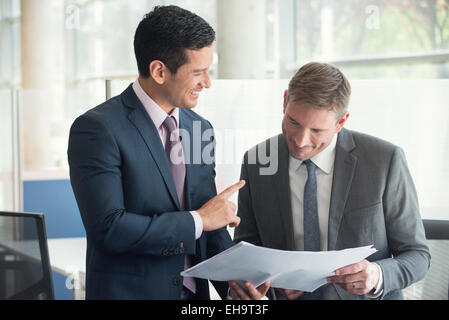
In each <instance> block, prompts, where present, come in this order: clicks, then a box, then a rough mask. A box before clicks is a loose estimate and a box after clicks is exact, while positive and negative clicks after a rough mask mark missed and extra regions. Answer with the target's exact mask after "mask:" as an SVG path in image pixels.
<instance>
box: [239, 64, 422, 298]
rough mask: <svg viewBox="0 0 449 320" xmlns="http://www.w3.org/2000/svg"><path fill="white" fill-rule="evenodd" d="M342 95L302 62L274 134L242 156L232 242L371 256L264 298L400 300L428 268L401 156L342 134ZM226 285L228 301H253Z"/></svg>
mask: <svg viewBox="0 0 449 320" xmlns="http://www.w3.org/2000/svg"><path fill="white" fill-rule="evenodd" d="M350 93H351V87H350V84H349V82H348V81H347V79H346V77H345V76H344V75H343V74H342V73H341V72H340V70H338V69H337V68H336V67H334V66H332V65H328V64H322V63H314V62H312V63H309V64H307V65H305V66H303V67H302V68H301V69H300V70H299V71H298V72H297V73H296V74H295V76H294V77H293V78H292V80H291V81H290V83H289V87H288V90H287V91H286V92H285V95H284V106H283V112H284V118H283V121H282V132H283V133H282V134H280V135H278V136H275V137H272V138H271V139H268V140H267V141H265V142H262V143H261V144H259V145H257V146H255V147H254V148H252V149H251V150H249V151H248V152H247V153H246V154H245V156H244V160H243V164H242V171H241V179H243V180H246V186H245V187H244V188H243V189H241V190H240V192H239V201H238V213H237V214H238V216H239V217H240V218H241V223H240V226H239V227H238V228H237V229H236V230H235V238H234V242H239V241H242V240H244V241H247V242H250V243H253V244H255V245H259V246H264V247H269V248H275V249H282V250H307V251H320V250H321V251H325V250H341V249H345V248H352V247H359V246H366V245H371V244H373V245H374V247H375V248H376V249H377V250H378V251H377V252H376V253H375V254H373V255H371V256H369V257H368V258H367V259H366V260H363V261H360V262H359V263H356V264H353V265H350V266H347V267H344V268H341V269H338V270H336V272H335V276H332V277H329V278H328V284H327V285H324V286H322V287H321V288H319V289H317V290H316V291H314V292H312V293H304V292H302V291H294V290H285V289H276V290H272V293H273V294H275V295H276V296H277V298H284V299H374V298H377V299H403V295H402V292H401V289H403V288H405V287H407V286H409V285H410V284H412V283H414V282H416V281H418V280H420V279H421V278H423V277H424V275H425V274H426V272H427V269H428V267H429V263H430V254H429V249H428V247H427V245H426V240H425V234H424V228H423V224H422V221H421V217H420V213H419V205H418V199H417V195H416V191H415V187H414V184H413V181H412V178H411V176H410V172H409V170H408V168H407V163H406V160H405V156H404V153H403V151H402V150H401V148H399V147H397V146H395V145H393V144H391V143H389V142H386V141H383V140H381V139H378V138H375V137H372V136H369V135H366V134H362V133H359V132H355V131H351V130H347V129H344V128H343V126H344V124H345V122H346V120H347V119H348V117H349V113H348V108H347V107H348V103H349V96H350ZM266 159H270V161H268V162H267V161H266ZM270 167H271V168H275V169H277V170H269V169H270ZM270 171H272V172H270ZM230 285H231V286H230V291H231V295H232V297H233V299H248V298H258V297H259V296H260V295H257V294H255V293H254V292H256V293H257V288H254V287H253V286H252V285H249V287H248V288H249V290H248V291H244V290H242V289H241V288H240V287H239V286H238V285H236V283H234V282H231V284H230Z"/></svg>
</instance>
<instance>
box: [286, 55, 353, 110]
mask: <svg viewBox="0 0 449 320" xmlns="http://www.w3.org/2000/svg"><path fill="white" fill-rule="evenodd" d="M350 95H351V85H350V84H349V81H348V79H346V77H345V76H344V74H343V73H342V72H341V71H340V70H339V69H338V68H337V67H335V66H333V65H331V64H327V63H319V62H310V63H308V64H306V65H304V66H302V67H301V68H300V69H299V70H298V71H297V72H296V74H295V75H294V76H293V78H292V79H291V80H290V83H289V85H288V91H287V99H286V104H287V103H288V101H289V100H290V99H292V101H294V102H299V103H305V104H309V105H311V106H313V107H314V108H320V109H321V108H323V109H333V110H334V111H335V112H336V113H337V115H338V118H341V117H343V115H344V114H345V113H346V112H347V110H348V104H349V97H350Z"/></svg>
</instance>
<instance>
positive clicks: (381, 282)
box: [366, 262, 384, 299]
mask: <svg viewBox="0 0 449 320" xmlns="http://www.w3.org/2000/svg"><path fill="white" fill-rule="evenodd" d="M374 264H375V265H376V267H377V270H379V281H378V282H377V286H375V287H374V288H373V290H371V292H369V293H367V294H366V296H367V297H368V298H371V299H375V298H379V297H380V295H381V294H382V293H383V291H384V290H383V289H384V280H383V275H382V268H381V267H380V266H379V265H378V264H377V263H375V262H374Z"/></svg>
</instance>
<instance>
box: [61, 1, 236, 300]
mask: <svg viewBox="0 0 449 320" xmlns="http://www.w3.org/2000/svg"><path fill="white" fill-rule="evenodd" d="M214 40H215V32H214V30H213V29H212V28H211V26H210V25H209V24H208V23H207V22H205V21H204V20H203V19H202V18H200V17H199V16H197V15H195V14H193V13H191V12H189V11H187V10H184V9H181V8H179V7H176V6H162V7H155V8H154V9H153V11H152V12H150V13H149V14H147V15H146V16H145V17H144V18H143V20H142V21H141V22H140V24H139V26H138V27H137V30H136V33H135V38H134V49H135V54H136V60H137V65H138V69H139V77H138V79H137V80H136V81H135V82H134V83H133V84H131V85H130V86H129V87H128V88H127V89H126V90H125V91H124V92H123V93H122V94H120V95H119V96H116V97H113V98H112V99H110V100H108V101H106V102H105V103H103V104H101V105H99V106H97V107H95V108H93V109H91V110H89V111H87V112H86V113H84V114H83V115H81V116H80V117H79V118H77V119H76V120H75V122H74V123H73V125H72V128H71V130H70V138H69V147H68V159H69V165H70V179H71V183H72V187H73V190H74V193H75V197H76V200H77V203H78V206H79V209H80V212H81V216H82V220H83V223H84V226H85V228H86V233H87V268H86V271H87V275H86V298H87V299H209V298H210V297H209V289H208V283H207V281H206V280H201V279H192V278H183V277H181V276H180V273H181V272H182V271H183V270H185V268H187V267H189V266H191V265H194V264H196V263H198V262H201V261H203V260H205V259H207V258H210V257H211V256H213V255H215V254H217V253H219V252H221V251H223V250H225V249H227V248H229V247H230V246H232V241H231V238H230V236H229V234H228V232H227V231H226V226H227V225H230V226H231V227H232V226H236V225H238V224H239V222H240V219H239V218H238V217H236V215H235V210H236V206H235V204H233V203H232V202H230V201H229V200H228V199H229V197H230V196H231V195H232V194H233V193H234V192H236V191H237V190H238V189H240V188H241V187H242V186H243V185H244V181H240V182H238V183H236V184H235V185H233V186H231V187H229V188H228V189H226V190H225V191H223V192H222V193H221V194H219V195H217V192H216V187H215V179H214V178H215V163H214V148H213V147H214V141H213V131H212V130H213V129H212V126H211V124H210V123H209V122H208V121H207V120H205V119H203V118H202V117H200V116H199V115H197V114H196V113H195V112H193V111H192V110H191V108H193V107H195V105H196V104H197V100H198V96H199V94H200V92H201V90H202V89H204V88H209V87H210V78H209V67H210V65H211V64H212V60H213V52H214V50H213V42H214ZM195 130H197V131H198V132H195ZM198 137H199V138H198ZM205 137H208V138H207V139H206V138H205ZM181 139H182V140H181ZM195 139H196V140H195ZM197 140H198V141H197ZM195 146H197V147H196V148H195ZM214 286H215V288H216V289H217V292H218V293H219V294H220V296H221V297H222V298H225V297H226V295H227V291H228V284H227V283H225V282H214Z"/></svg>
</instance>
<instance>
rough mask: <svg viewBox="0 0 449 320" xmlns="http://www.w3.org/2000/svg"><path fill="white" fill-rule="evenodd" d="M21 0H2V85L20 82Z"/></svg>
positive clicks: (0, 85)
mask: <svg viewBox="0 0 449 320" xmlns="http://www.w3.org/2000/svg"><path fill="white" fill-rule="evenodd" d="M20 70H21V69H20V0H0V87H10V86H18V85H19V83H20V78H21V76H20Z"/></svg>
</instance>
